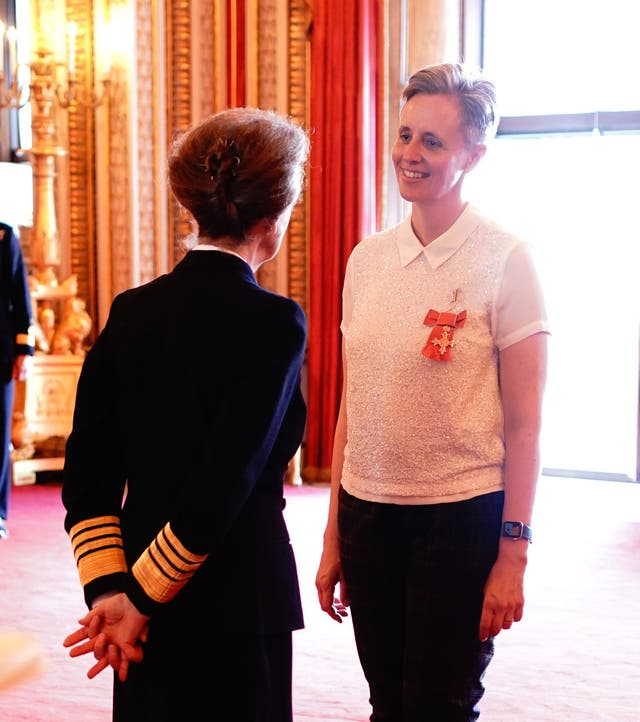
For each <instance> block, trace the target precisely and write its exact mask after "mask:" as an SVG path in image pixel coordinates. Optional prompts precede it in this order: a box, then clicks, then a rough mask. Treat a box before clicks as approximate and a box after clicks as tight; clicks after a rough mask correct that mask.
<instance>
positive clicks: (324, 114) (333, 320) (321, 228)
mask: <svg viewBox="0 0 640 722" xmlns="http://www.w3.org/2000/svg"><path fill="white" fill-rule="evenodd" d="M382 5H383V3H382V2H381V0H316V2H314V3H313V6H314V7H313V26H312V34H311V93H310V95H311V99H310V111H311V128H312V136H311V143H312V147H311V159H310V160H311V163H310V191H311V198H310V238H309V249H310V255H309V307H308V316H309V345H308V356H307V361H308V363H307V370H308V386H307V389H308V393H307V401H308V409H309V421H308V425H307V437H306V441H305V447H304V466H303V478H304V480H305V481H326V480H328V478H329V472H330V466H331V451H332V445H333V432H334V427H335V422H336V419H337V415H338V405H339V401H340V392H341V384H342V376H341V337H340V319H341V314H342V282H343V278H344V269H345V265H346V262H347V258H348V257H349V254H350V252H351V250H352V249H353V248H354V246H355V245H356V244H357V243H358V241H359V240H360V239H361V238H362V237H363V236H364V235H366V234H368V233H370V232H372V231H373V230H375V229H376V228H377V226H378V224H379V217H378V216H379V211H378V208H379V205H380V203H379V199H380V189H381V186H382V157H381V148H382V145H383V144H382V133H383V130H382V128H383V124H382V119H383V108H384V103H383V98H382V90H383V72H382V69H383V64H382V50H383V24H382V23H383V20H382V12H383V10H382Z"/></svg>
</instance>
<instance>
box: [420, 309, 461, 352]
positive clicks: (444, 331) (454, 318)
mask: <svg viewBox="0 0 640 722" xmlns="http://www.w3.org/2000/svg"><path fill="white" fill-rule="evenodd" d="M466 320H467V312H466V311H460V313H457V314H456V313H450V312H448V311H443V312H442V313H441V312H440V311H436V310H434V309H433V308H432V309H430V311H429V313H427V315H426V316H425V318H424V321H423V323H424V325H425V326H433V330H432V331H431V333H430V334H429V338H428V339H427V343H426V344H425V345H424V348H423V349H422V355H423V356H426V357H427V358H430V359H434V361H451V349H452V347H453V332H454V331H455V329H456V328H462V327H463V326H464V323H465V321H466Z"/></svg>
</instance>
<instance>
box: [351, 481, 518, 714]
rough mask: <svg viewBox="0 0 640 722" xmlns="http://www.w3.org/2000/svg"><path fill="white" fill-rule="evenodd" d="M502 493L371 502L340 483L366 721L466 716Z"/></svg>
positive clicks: (474, 699)
mask: <svg viewBox="0 0 640 722" xmlns="http://www.w3.org/2000/svg"><path fill="white" fill-rule="evenodd" d="M503 502H504V494H503V493H502V492H496V493H491V494H484V495H481V496H478V497H475V498H473V499H469V500H466V501H459V502H453V503H448V504H434V505H421V506H414V505H407V506H404V505H397V504H379V503H372V502H367V501H362V500H360V499H356V498H355V497H353V496H351V495H350V494H348V493H347V492H346V491H344V489H340V503H339V512H338V519H339V529H340V559H341V563H342V571H343V574H344V578H345V583H346V587H347V592H348V595H349V599H350V603H351V616H352V621H353V628H354V632H355V639H356V646H357V649H358V655H359V657H360V662H361V664H362V668H363V671H364V675H365V677H366V679H367V681H368V683H369V691H370V702H371V706H372V708H373V713H372V715H371V717H370V720H371V722H471V721H472V720H476V719H478V717H479V714H480V713H479V711H478V702H479V701H480V698H481V697H482V695H483V693H484V686H483V683H482V679H483V677H484V673H485V671H486V669H487V666H488V664H489V662H490V661H491V658H492V656H493V640H492V639H489V640H487V641H486V642H480V641H479V639H478V627H479V622H480V613H481V609H482V598H483V588H484V584H485V581H486V579H487V576H488V574H489V571H490V570H491V567H492V565H493V563H494V561H495V559H496V556H497V553H498V541H499V538H500V524H501V517H502V506H503Z"/></svg>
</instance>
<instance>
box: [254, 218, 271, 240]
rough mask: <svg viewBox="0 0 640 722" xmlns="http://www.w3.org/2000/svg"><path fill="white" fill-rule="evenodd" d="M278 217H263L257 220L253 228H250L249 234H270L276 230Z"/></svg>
mask: <svg viewBox="0 0 640 722" xmlns="http://www.w3.org/2000/svg"><path fill="white" fill-rule="evenodd" d="M275 228H276V219H275V218H261V219H260V220H259V221H256V222H255V223H254V224H253V225H252V226H251V228H250V229H249V230H248V232H247V235H248V236H268V235H270V234H271V233H273V232H274V231H275Z"/></svg>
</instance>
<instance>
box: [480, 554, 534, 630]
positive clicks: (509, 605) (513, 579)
mask: <svg viewBox="0 0 640 722" xmlns="http://www.w3.org/2000/svg"><path fill="white" fill-rule="evenodd" d="M507 543H509V544H513V545H515V544H521V543H522V542H511V541H509V542H507ZM514 552H515V553H514ZM525 567H526V556H525V557H522V556H520V555H519V554H518V553H517V548H516V547H514V548H513V549H512V550H511V553H509V554H500V555H499V556H498V558H497V559H496V562H495V564H494V565H493V568H492V569H491V572H490V574H489V578H488V579H487V583H486V584H485V587H484V602H483V604H482V614H481V615H480V629H479V637H480V640H481V641H482V642H484V641H485V640H486V639H488V638H489V637H495V636H496V635H497V634H499V633H500V631H501V630H503V629H510V628H511V625H512V624H513V623H514V622H519V621H520V620H521V619H522V613H523V609H524V572H525Z"/></svg>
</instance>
